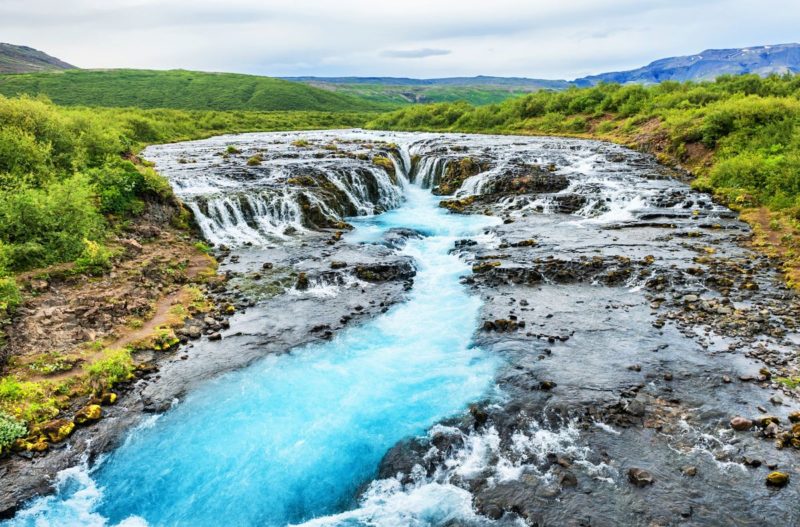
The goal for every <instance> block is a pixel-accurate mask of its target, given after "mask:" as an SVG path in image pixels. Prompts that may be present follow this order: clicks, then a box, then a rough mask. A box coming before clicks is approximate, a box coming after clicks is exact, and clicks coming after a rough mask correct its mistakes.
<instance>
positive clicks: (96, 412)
mask: <svg viewBox="0 0 800 527" xmlns="http://www.w3.org/2000/svg"><path fill="white" fill-rule="evenodd" d="M101 417H103V409H102V408H100V405H97V404H90V405H89V406H87V407H85V408H81V409H80V410H78V411H77V412H75V418H74V419H73V422H74V423H75V424H77V425H87V424H91V423H93V422H95V421H98V420H100V418H101Z"/></svg>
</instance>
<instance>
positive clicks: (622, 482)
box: [0, 131, 800, 526]
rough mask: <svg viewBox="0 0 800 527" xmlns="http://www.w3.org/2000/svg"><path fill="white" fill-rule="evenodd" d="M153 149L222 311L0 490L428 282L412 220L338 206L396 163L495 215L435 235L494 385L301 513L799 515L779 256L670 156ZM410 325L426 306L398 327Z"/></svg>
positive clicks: (491, 144)
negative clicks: (454, 267)
mask: <svg viewBox="0 0 800 527" xmlns="http://www.w3.org/2000/svg"><path fill="white" fill-rule="evenodd" d="M146 155H147V157H149V158H150V159H153V160H154V161H155V162H156V166H157V168H158V169H159V170H161V171H162V173H164V174H165V175H166V176H167V177H169V178H170V179H171V181H172V182H173V185H174V186H175V188H176V191H177V192H178V194H179V196H180V197H181V198H182V199H183V200H184V202H185V203H186V204H187V205H188V206H189V207H190V208H191V209H192V210H193V212H194V214H195V217H196V219H197V221H198V224H199V225H200V227H201V228H202V230H203V232H204V235H205V237H206V238H207V239H208V240H209V241H210V242H212V243H214V244H215V248H214V251H215V254H216V255H217V257H218V258H219V259H220V260H221V261H222V264H221V267H220V272H221V273H223V274H226V275H227V280H226V281H224V282H223V283H221V284H220V285H217V286H213V287H212V288H211V290H210V293H211V295H212V296H215V297H216V298H217V300H218V303H220V304H221V305H224V304H226V303H230V304H234V305H235V306H237V310H236V314H234V315H232V316H230V317H228V316H227V315H225V316H220V317H218V318H215V317H211V318H210V319H209V320H205V319H198V320H197V321H196V322H190V323H189V324H188V325H187V326H186V328H185V329H184V330H183V331H181V332H180V333H181V336H182V337H183V339H184V340H185V341H186V342H187V344H186V345H184V346H182V347H180V348H179V349H178V350H177V351H174V352H171V353H169V354H166V355H165V354H159V353H157V352H154V353H153V362H154V364H156V365H157V369H156V368H154V369H153V371H152V372H150V373H149V374H147V375H144V376H143V377H142V379H141V380H139V381H137V382H136V383H135V384H133V385H132V386H131V387H130V389H129V390H128V391H127V392H126V393H125V394H124V395H123V397H121V399H120V402H119V403H118V404H117V405H115V406H113V407H109V411H108V415H107V416H106V418H105V419H103V420H102V421H100V422H99V423H98V424H96V425H95V426H93V427H88V428H82V429H80V430H79V431H78V432H77V433H76V434H75V435H74V436H73V438H72V440H71V441H70V442H69V444H68V446H66V447H65V448H63V449H61V450H57V451H55V452H51V453H50V454H48V455H47V456H44V457H38V456H33V457H31V456H28V457H31V458H30V459H27V458H20V457H16V458H12V459H10V460H6V461H4V463H3V464H2V465H0V471H2V470H5V472H4V473H3V481H4V483H6V482H10V484H8V485H6V486H5V489H4V490H3V494H2V495H1V496H2V504H3V507H5V508H6V510H8V511H11V510H13V508H14V507H15V506H16V505H17V504H18V503H19V502H20V500H22V499H24V498H28V497H30V496H31V495H32V494H34V493H43V492H46V489H47V488H48V486H49V485H50V484H51V482H52V481H54V479H52V478H54V476H55V474H56V472H58V471H59V470H61V469H64V468H67V467H69V466H72V465H75V464H76V463H79V462H81V460H83V461H84V462H89V463H91V462H92V461H93V460H94V459H95V457H96V455H97V454H98V453H101V452H105V451H109V450H110V449H112V448H114V447H116V446H117V445H119V444H120V440H121V439H122V438H123V437H124V436H125V433H126V431H127V430H129V429H130V428H131V427H132V426H134V425H136V424H137V423H139V422H140V421H141V418H142V416H143V415H146V414H147V413H153V412H156V413H160V412H164V411H168V410H169V408H170V407H171V406H172V405H173V404H175V402H176V401H180V400H181V399H182V398H184V397H185V396H186V395H187V394H191V393H192V392H193V391H195V390H197V389H199V388H200V387H202V386H204V385H206V384H207V383H208V382H209V380H211V379H214V378H216V377H217V376H218V375H219V374H220V373H222V372H225V371H232V370H236V369H240V368H244V367H246V366H247V365H249V364H252V363H254V362H255V361H257V360H258V359H260V358H263V357H265V356H268V355H271V356H274V355H277V354H283V353H286V352H288V351H290V350H296V349H297V348H298V346H301V345H306V344H309V343H314V342H325V341H328V340H330V339H337V338H338V336H337V335H338V334H339V333H340V332H341V331H342V329H344V328H346V327H351V326H358V325H361V324H362V323H363V321H367V320H370V319H374V318H375V317H378V319H377V320H380V316H381V314H382V313H386V312H387V311H389V310H390V308H391V306H394V305H396V304H398V303H401V302H403V301H404V300H406V299H407V298H408V295H409V294H410V292H411V291H413V288H415V287H423V286H424V285H423V286H420V285H419V284H416V283H415V275H416V273H417V269H416V265H417V263H416V262H415V261H414V259H412V258H411V257H409V255H408V254H406V253H404V252H403V250H402V248H403V247H404V246H405V244H406V243H407V241H408V240H409V239H416V238H419V237H425V236H429V235H431V234H432V233H431V232H429V231H428V230H426V229H430V227H429V226H426V224H425V223H424V222H422V221H419V222H416V224H415V222H414V221H409V222H408V224H407V225H405V227H404V228H394V229H388V230H386V231H385V232H383V231H382V233H381V235H380V236H379V237H378V238H376V239H373V238H371V237H369V236H366V237H365V236H363V235H360V234H359V232H362V233H363V232H369V231H368V226H367V227H362V226H360V224H359V220H352V219H350V217H351V216H353V215H357V214H361V215H368V214H378V213H381V212H383V211H386V210H390V209H392V208H394V207H397V206H398V205H400V204H401V203H402V200H403V184H404V181H403V180H404V179H405V178H407V179H408V180H410V182H409V183H411V184H416V185H420V186H422V187H423V188H427V189H430V190H431V191H432V192H433V193H435V194H442V195H446V196H445V197H444V198H443V201H441V203H440V204H439V205H440V207H441V208H442V210H449V211H450V214H454V215H480V216H484V215H488V216H490V217H491V218H494V221H493V222H492V223H493V224H492V225H489V224H487V226H486V227H485V228H484V229H483V230H482V231H481V232H480V233H479V234H476V235H474V236H471V237H464V238H458V239H455V240H453V244H452V247H451V252H452V254H454V255H456V256H458V258H459V259H460V260H461V261H462V262H466V263H467V264H468V265H469V266H470V267H471V271H467V272H465V273H464V276H463V278H462V283H463V287H464V288H467V290H468V291H469V292H470V294H471V295H472V296H473V297H476V298H479V299H480V300H481V307H480V308H479V311H478V319H477V320H476V321H475V323H474V326H475V327H474V334H473V336H472V342H473V345H474V346H477V347H479V348H480V349H481V350H482V351H483V352H485V353H486V354H488V355H489V356H492V357H495V358H496V359H497V360H498V364H499V366H497V369H496V372H495V375H494V387H493V388H491V389H489V390H484V393H483V395H482V396H477V397H474V398H473V400H474V404H472V405H471V406H469V408H466V409H464V411H463V412H462V413H457V415H454V416H452V417H451V418H448V419H445V420H443V421H441V422H439V423H429V424H428V426H429V428H428V429H427V431H425V430H424V429H423V430H419V435H418V436H416V437H411V438H409V439H407V440H403V441H401V442H399V443H397V444H396V445H395V446H394V447H393V448H391V449H390V450H389V451H388V453H386V455H385V456H384V457H383V461H382V462H381V463H380V466H378V467H376V469H375V472H374V473H373V475H372V477H374V479H372V477H370V478H367V479H365V480H363V481H361V487H360V488H361V490H360V491H359V492H358V493H356V495H353V496H351V500H350V501H348V502H347V503H345V504H342V505H341V506H340V512H338V513H336V514H332V515H329V516H325V515H322V516H321V517H319V518H316V519H314V520H311V518H309V517H304V518H303V517H302V516H300V517H301V518H303V519H307V520H310V523H311V524H314V525H400V524H414V525H417V524H419V525H484V524H497V525H512V524H513V525H516V524H519V522H522V523H523V524H525V525H592V526H600V525H621V524H624V525H665V526H666V525H678V524H686V525H763V524H764V523H765V522H766V523H771V524H775V525H793V524H795V523H798V522H800V512H798V509H797V507H796V506H795V505H794V504H796V503H797V499H798V497H800V492H798V487H797V485H798V482H799V481H800V474H799V473H798V456H799V455H800V448H798V447H800V427H798V426H796V423H797V422H798V420H800V415H798V413H797V410H798V408H800V404H798V399H797V396H798V392H797V390H796V388H795V387H796V381H795V380H794V379H797V377H798V375H800V372H798V345H800V335H798V333H797V320H798V318H797V314H798V313H800V300H798V297H797V296H796V295H795V293H794V292H792V291H790V290H788V289H787V288H786V287H785V286H784V285H783V283H782V281H781V276H780V275H779V273H778V271H777V269H778V265H777V263H776V262H774V261H770V260H769V259H767V258H765V257H763V256H760V255H759V254H758V253H755V252H753V251H751V250H750V249H749V248H748V245H747V244H748V240H749V231H748V228H747V226H746V225H745V224H743V223H742V222H740V221H738V220H737V219H736V216H735V214H733V213H732V212H731V211H729V210H727V209H725V208H723V207H720V206H718V205H715V204H714V203H713V202H712V201H711V200H710V199H709V198H708V197H707V196H705V195H702V194H698V193H695V192H693V191H691V190H690V189H689V188H688V187H687V186H686V185H685V184H684V183H682V182H681V180H682V179H685V177H686V174H682V173H679V172H674V171H671V170H668V169H666V168H664V167H662V166H659V165H658V164H657V163H655V161H654V160H653V159H652V158H650V157H649V156H646V155H642V154H638V153H636V152H632V151H629V150H626V149H624V148H621V147H617V146H613V145H609V144H605V143H598V142H592V141H580V140H569V139H558V138H519V137H494V136H461V135H439V134H394V133H379V132H360V131H331V132H313V133H298V134H248V135H244V136H230V137H221V138H214V139H210V140H206V141H199V142H193V143H182V144H176V145H164V146H162V147H155V148H153V149H151V150H149V151H148V152H146ZM450 193H453V195H447V194H450ZM348 222H349V223H348ZM350 223H353V224H355V225H356V229H355V231H353V234H352V235H351V234H349V232H350V229H351V225H350ZM359 229H361V231H359ZM365 229H367V230H365ZM364 242H366V243H364ZM415 324H425V321H422V320H420V321H418V322H414V323H410V325H409V327H408V328H407V331H408V332H411V333H413V332H415V331H418V328H415ZM418 353H424V350H419V351H418ZM178 404H180V402H178ZM411 404H413V403H411ZM168 413H169V412H168ZM431 425H432V426H431ZM156 426H158V425H156ZM49 503H50V504H51V505H50V507H51V508H53V507H52V502H49ZM309 510H313V509H309ZM329 512H330V511H326V513H329ZM334 512H336V511H334ZM33 516H35V514H34V515H33ZM33 516H32V517H33ZM398 522H399V523H398ZM415 522H416V523H415Z"/></svg>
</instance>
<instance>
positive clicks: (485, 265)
mask: <svg viewBox="0 0 800 527" xmlns="http://www.w3.org/2000/svg"><path fill="white" fill-rule="evenodd" d="M500 265H501V264H500V262H480V263H476V264H474V265H473V266H472V272H473V273H485V272H486V271H489V270H491V269H494V268H495V267H500Z"/></svg>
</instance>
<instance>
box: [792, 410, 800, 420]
mask: <svg viewBox="0 0 800 527" xmlns="http://www.w3.org/2000/svg"><path fill="white" fill-rule="evenodd" d="M789 422H790V423H800V410H794V411H793V412H789Z"/></svg>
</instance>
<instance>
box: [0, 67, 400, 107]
mask: <svg viewBox="0 0 800 527" xmlns="http://www.w3.org/2000/svg"><path fill="white" fill-rule="evenodd" d="M0 94H2V95H5V96H14V95H20V94H29V95H39V94H43V95H46V96H47V97H49V98H50V99H51V100H52V101H53V102H55V103H56V104H61V105H65V106H102V107H137V108H174V109H180V110H220V111H222V110H254V111H275V110H319V111H372V110H384V109H386V108H387V105H385V104H381V103H380V102H375V101H368V100H364V99H360V98H357V97H354V96H351V95H347V94H341V93H335V92H332V91H330V90H323V89H320V88H316V87H313V86H308V85H306V84H302V83H297V82H289V81H286V80H281V79H275V78H271V77H259V76H254V75H242V74H236V73H204V72H195V71H184V70H171V71H154V70H125V69H120V70H77V69H76V70H65V71H61V72H47V73H27V74H18V75H0Z"/></svg>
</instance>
